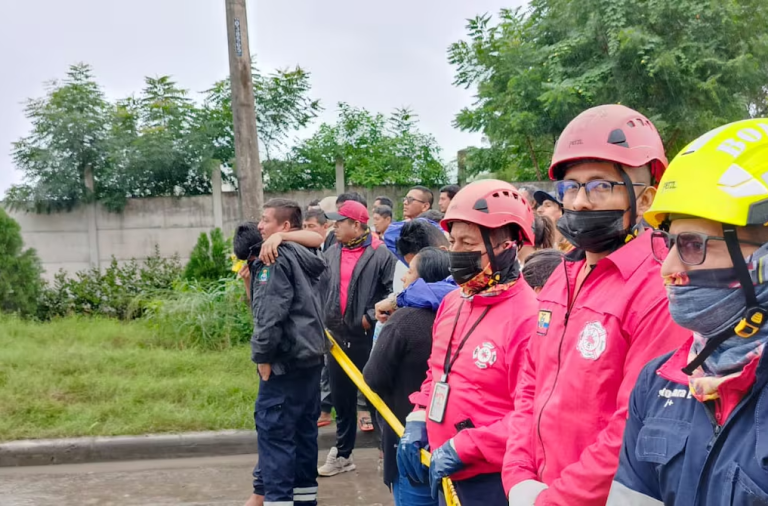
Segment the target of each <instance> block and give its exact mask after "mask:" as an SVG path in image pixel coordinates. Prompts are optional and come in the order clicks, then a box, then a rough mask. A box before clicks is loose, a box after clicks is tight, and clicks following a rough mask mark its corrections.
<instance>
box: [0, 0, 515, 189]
mask: <svg viewBox="0 0 768 506" xmlns="http://www.w3.org/2000/svg"><path fill="white" fill-rule="evenodd" d="M522 1H523V0H389V1H387V2H370V1H360V0H325V1H321V0H248V9H249V12H248V14H249V19H250V26H249V28H250V34H251V52H253V53H256V54H257V55H258V58H259V67H260V68H261V69H262V70H271V69H274V68H283V67H288V66H293V65H296V64H299V65H301V66H302V67H304V68H305V69H307V70H309V71H310V72H311V73H312V86H313V89H312V96H313V98H317V99H320V100H321V102H322V103H323V105H324V106H325V108H326V110H325V112H324V113H323V115H322V116H321V118H319V121H322V120H328V121H330V120H332V119H333V118H334V115H335V104H336V103H338V102H339V101H345V102H349V103H350V104H353V105H356V106H361V107H365V108H368V109H370V110H372V111H377V112H384V113H388V112H390V111H392V110H393V109H394V108H396V107H403V106H410V107H412V108H413V109H414V110H415V111H416V113H417V114H418V115H419V117H420V119H421V127H422V129H423V130H424V131H426V132H429V133H432V134H434V135H435V136H436V137H437V140H438V142H439V143H440V145H441V147H442V148H443V150H444V153H443V154H444V158H445V159H446V161H447V160H450V159H453V158H454V157H455V152H456V151H457V150H458V149H461V148H463V147H465V146H467V145H471V144H477V143H478V142H479V136H478V135H476V134H467V133H462V132H459V131H457V130H454V129H453V128H452V127H451V121H452V119H453V117H454V115H455V114H456V112H458V111H459V110H460V109H461V108H462V107H464V106H466V105H469V104H471V102H472V94H473V91H467V90H463V89H458V88H455V87H453V86H451V82H452V79H453V69H452V68H451V66H450V65H449V64H448V62H447V60H446V49H447V48H448V45H449V44H450V43H452V42H454V41H456V40H459V39H460V38H463V37H464V36H465V28H464V27H465V24H466V19H467V18H469V17H473V16H475V15H477V14H482V13H485V12H492V13H497V12H498V11H499V9H500V8H502V7H514V6H515V5H519V4H520V3H522ZM0 48H2V50H1V51H0V74H1V75H2V79H0V196H1V195H2V194H3V193H5V190H6V189H7V188H8V187H9V186H10V185H11V184H12V183H14V182H18V181H20V174H19V173H18V172H16V171H15V170H14V167H13V163H12V160H11V157H10V150H11V142H13V141H15V140H17V139H18V138H19V137H21V136H23V135H26V133H27V131H28V129H29V123H28V122H27V120H26V119H25V118H24V114H23V102H24V101H25V100H26V99H27V98H29V97H39V96H41V95H42V94H43V93H44V87H43V83H44V82H46V81H49V80H51V79H53V78H59V77H62V76H63V75H64V73H65V72H66V70H67V67H68V66H69V65H70V64H72V63H76V62H86V63H89V64H91V65H92V66H93V67H94V70H95V73H96V76H97V78H98V81H99V83H100V84H101V85H102V86H103V88H104V91H105V92H106V94H107V96H108V97H110V98H120V97H124V96H127V95H129V94H131V93H135V92H138V91H139V90H140V89H141V87H142V84H143V78H144V76H147V75H152V76H155V75H164V74H170V75H172V76H173V77H174V78H175V79H176V80H177V81H178V83H179V84H180V85H181V86H182V87H185V88H188V89H190V90H192V91H202V90H205V89H206V88H207V87H208V86H209V85H210V84H211V83H213V82H214V81H216V80H218V79H221V78H223V77H225V76H226V75H227V73H228V72H229V68H228V60H227V45H226V24H225V15H224V0H131V1H125V0H122V1H119V0H108V1H105V0H66V1H61V0H35V1H26V2H25V1H11V0H2V1H0ZM319 121H317V122H316V123H315V124H314V127H313V128H316V126H317V125H318V124H319ZM308 133H309V132H305V133H304V135H307V134H308ZM0 198H1V197H0Z"/></svg>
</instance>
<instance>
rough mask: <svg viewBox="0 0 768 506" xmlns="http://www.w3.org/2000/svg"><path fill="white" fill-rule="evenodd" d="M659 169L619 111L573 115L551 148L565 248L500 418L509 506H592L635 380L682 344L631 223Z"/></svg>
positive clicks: (647, 127)
mask: <svg viewBox="0 0 768 506" xmlns="http://www.w3.org/2000/svg"><path fill="white" fill-rule="evenodd" d="M666 167H667V158H666V156H665V155H664V147H663V145H662V142H661V138H660V137H659V134H658V132H657V131H656V128H655V127H654V126H653V124H652V123H651V122H650V121H649V120H648V118H646V117H645V116H643V115H642V114H640V113H638V112H637V111H633V110H632V109H629V108H627V107H624V106H621V105H603V106H599V107H594V108H592V109H589V110H587V111H584V112H583V113H581V114H580V115H579V116H577V117H576V118H575V119H574V120H573V121H571V123H569V124H568V126H567V127H566V128H565V130H564V131H563V133H562V135H561V136H560V138H559V139H558V142H557V146H556V147H555V153H554V156H553V159H552V166H551V167H550V169H549V176H550V178H552V179H553V180H555V181H557V184H556V188H557V198H558V200H559V201H560V202H562V203H563V206H564V214H563V216H562V218H560V220H559V221H558V224H557V227H558V230H559V231H560V233H561V234H563V236H564V237H565V238H566V239H567V240H568V241H569V242H570V243H571V244H573V245H574V246H575V247H576V249H575V250H574V251H573V252H571V253H570V254H568V255H567V256H566V258H565V260H564V261H563V264H562V267H559V268H556V269H555V271H554V273H553V274H552V276H551V277H550V278H549V280H548V281H547V284H546V285H545V286H544V288H543V290H542V291H541V293H540V294H539V313H538V324H537V328H536V332H535V334H534V336H533V337H532V338H531V341H530V346H529V348H528V352H527V353H526V360H525V364H524V366H523V370H522V372H521V374H520V377H519V379H518V382H519V384H518V390H517V394H516V398H515V411H514V412H513V414H512V416H511V417H510V419H509V441H508V443H507V452H506V455H505V458H504V471H503V478H504V487H505V490H506V491H507V492H508V495H509V504H510V506H531V505H537V506H538V505H560V506H598V505H604V504H605V502H606V499H607V498H608V492H609V490H610V487H611V480H612V478H613V475H614V474H615V472H616V469H617V466H618V460H619V450H620V447H621V442H622V433H623V432H624V425H625V423H626V420H627V404H628V401H629V395H630V392H631V391H632V388H633V386H634V384H635V381H636V380H637V376H638V374H639V373H640V370H641V369H642V368H643V366H644V365H645V364H646V363H648V362H649V361H650V360H651V359H653V358H655V357H657V356H659V355H662V354H664V353H667V352H668V351H671V350H673V349H674V348H676V347H677V346H679V345H680V344H681V343H682V342H683V341H684V340H685V339H686V337H687V336H686V332H685V331H684V330H683V329H681V328H680V327H678V326H676V325H675V324H674V323H673V322H672V319H671V318H670V316H669V312H668V311H667V298H666V292H665V289H664V286H663V285H662V283H660V282H659V265H658V263H656V262H655V261H654V259H653V257H652V255H651V247H650V240H651V234H650V233H641V232H642V230H641V228H642V227H641V225H640V224H639V222H640V220H639V218H640V217H641V216H642V215H643V213H644V212H645V211H647V210H648V209H649V207H650V206H651V203H652V202H653V199H654V196H655V195H656V189H655V188H654V182H657V181H658V180H659V179H660V178H661V175H662V174H663V172H664V170H665V169H666Z"/></svg>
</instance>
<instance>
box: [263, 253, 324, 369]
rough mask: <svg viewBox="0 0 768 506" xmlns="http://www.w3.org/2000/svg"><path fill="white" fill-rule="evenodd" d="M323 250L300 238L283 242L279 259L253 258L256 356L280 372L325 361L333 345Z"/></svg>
mask: <svg viewBox="0 0 768 506" xmlns="http://www.w3.org/2000/svg"><path fill="white" fill-rule="evenodd" d="M325 265H326V264H325V261H324V260H323V257H322V255H321V254H320V251H319V250H314V249H307V248H305V247H303V246H300V245H298V244H295V243H290V242H289V243H284V244H281V245H280V246H279V248H278V257H277V262H276V263H274V264H272V265H270V266H269V267H267V266H265V265H264V264H263V263H261V262H260V261H259V260H256V261H255V262H253V264H251V293H252V294H253V295H252V300H251V306H252V312H253V337H251V360H253V361H254V362H255V363H257V364H271V365H272V372H273V373H274V374H276V375H280V374H285V373H286V372H288V371H291V370H295V369H301V368H306V367H312V366H315V365H320V364H321V363H322V362H323V354H324V353H325V351H326V350H327V344H326V343H327V340H326V338H325V334H324V329H323V317H322V313H321V311H322V310H321V303H320V300H319V297H318V288H319V286H318V282H319V280H320V277H321V276H322V275H323V273H324V272H325Z"/></svg>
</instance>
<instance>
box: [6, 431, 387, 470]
mask: <svg viewBox="0 0 768 506" xmlns="http://www.w3.org/2000/svg"><path fill="white" fill-rule="evenodd" d="M256 441H257V439H256V432H255V431H250V430H242V431H241V430H227V431H219V432H186V433H182V434H149V435H145V436H115V437H84V438H66V439H38V440H22V441H11V442H8V443H2V444H0V467H18V466H45V465H51V464H85V463H92V462H112V461H119V460H144V459H176V458H185V457H217V456H226V455H243V454H249V453H257V452H258V448H257V443H256ZM317 443H318V448H319V450H320V451H321V452H322V451H328V450H330V449H331V448H332V447H333V446H334V445H335V444H336V426H335V425H332V426H330V427H323V428H321V429H319V433H318V438H317ZM355 446H356V447H357V448H375V447H376V446H378V437H377V436H376V435H375V434H374V433H371V432H360V431H358V433H357V444H356V445H355Z"/></svg>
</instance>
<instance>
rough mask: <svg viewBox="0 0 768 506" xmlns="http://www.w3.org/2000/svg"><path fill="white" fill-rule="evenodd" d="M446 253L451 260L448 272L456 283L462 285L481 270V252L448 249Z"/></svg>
mask: <svg viewBox="0 0 768 506" xmlns="http://www.w3.org/2000/svg"><path fill="white" fill-rule="evenodd" d="M448 255H449V260H450V262H451V267H450V273H451V276H453V280H454V281H455V282H456V284H457V285H463V284H464V283H466V282H467V281H469V280H471V279H472V278H474V277H475V276H477V275H478V274H480V273H481V272H483V266H482V265H481V264H480V260H481V259H482V258H483V254H482V253H481V252H479V251H462V252H456V251H450V252H449V253H448Z"/></svg>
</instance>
